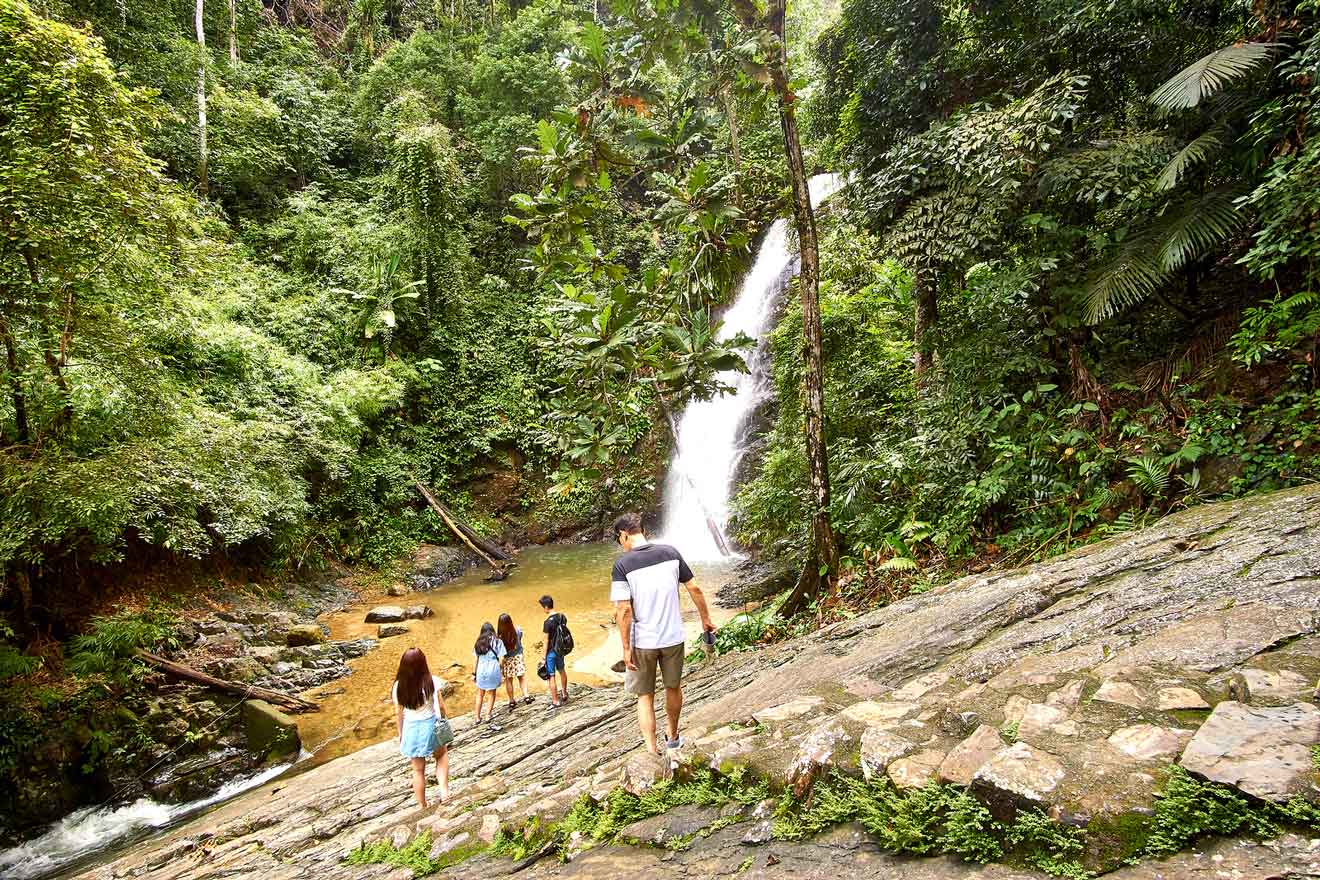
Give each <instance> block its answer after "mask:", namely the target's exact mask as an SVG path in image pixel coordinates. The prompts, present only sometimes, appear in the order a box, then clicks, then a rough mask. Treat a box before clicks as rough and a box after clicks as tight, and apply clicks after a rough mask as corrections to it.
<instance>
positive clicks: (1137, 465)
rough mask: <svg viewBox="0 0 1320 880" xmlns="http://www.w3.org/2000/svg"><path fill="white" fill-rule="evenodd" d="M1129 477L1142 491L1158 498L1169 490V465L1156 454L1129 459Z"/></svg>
mask: <svg viewBox="0 0 1320 880" xmlns="http://www.w3.org/2000/svg"><path fill="white" fill-rule="evenodd" d="M1128 478H1129V479H1130V480H1132V482H1133V483H1136V484H1137V488H1139V489H1140V490H1141V491H1142V492H1144V493H1146V494H1147V495H1152V496H1154V497H1157V498H1158V497H1162V496H1163V495H1164V493H1165V492H1167V491H1168V490H1169V466H1168V465H1167V464H1165V463H1164V462H1162V461H1161V460H1160V459H1159V458H1158V457H1157V456H1154V455H1143V456H1141V457H1140V458H1130V459H1128Z"/></svg>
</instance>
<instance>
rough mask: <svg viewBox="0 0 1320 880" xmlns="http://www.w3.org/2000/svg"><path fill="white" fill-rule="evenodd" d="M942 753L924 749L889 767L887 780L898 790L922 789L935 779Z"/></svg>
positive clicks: (942, 759) (941, 760)
mask: <svg viewBox="0 0 1320 880" xmlns="http://www.w3.org/2000/svg"><path fill="white" fill-rule="evenodd" d="M942 763H944V753H943V752H941V751H940V750H939V749H924V750H922V751H920V752H917V753H916V754H915V755H911V756H909V757H906V758H899V759H898V760H897V761H895V762H894V763H892V764H890V765H889V779H890V780H891V781H892V782H893V783H894V785H895V786H897V787H898V788H923V787H924V786H925V785H926V783H927V782H930V781H931V779H933V778H934V777H935V772H936V771H937V770H939V768H940V764H942Z"/></svg>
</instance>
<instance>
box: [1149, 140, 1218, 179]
mask: <svg viewBox="0 0 1320 880" xmlns="http://www.w3.org/2000/svg"><path fill="white" fill-rule="evenodd" d="M1225 134H1227V131H1226V130H1225V129H1224V127H1223V126H1222V125H1216V126H1215V127H1213V128H1211V129H1209V130H1208V131H1204V132H1202V133H1201V134H1200V135H1198V136H1197V137H1196V138H1194V139H1193V140H1192V141H1191V142H1190V143H1188V144H1187V145H1186V146H1185V147H1183V148H1182V149H1181V150H1179V151H1178V152H1177V153H1175V154H1174V156H1173V158H1172V159H1170V160H1169V161H1168V164H1166V165H1165V166H1164V170H1163V171H1161V172H1160V176H1159V177H1158V178H1156V179H1155V186H1156V187H1157V188H1159V189H1162V190H1169V189H1173V188H1174V187H1175V186H1177V185H1178V181H1180V180H1182V177H1183V175H1184V174H1186V173H1187V170H1188V169H1189V168H1191V167H1193V166H1194V165H1201V164H1203V163H1204V162H1206V160H1208V159H1209V158H1210V157H1211V156H1212V155H1214V154H1215V153H1217V152H1219V151H1220V150H1222V149H1223V148H1224V146H1225V144H1224V139H1223V138H1224V135H1225Z"/></svg>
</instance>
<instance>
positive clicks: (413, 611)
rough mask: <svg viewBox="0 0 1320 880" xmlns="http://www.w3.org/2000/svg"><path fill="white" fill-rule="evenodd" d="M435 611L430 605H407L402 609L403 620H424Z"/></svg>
mask: <svg viewBox="0 0 1320 880" xmlns="http://www.w3.org/2000/svg"><path fill="white" fill-rule="evenodd" d="M434 613H435V612H434V611H432V610H431V606H430V605H409V606H408V607H407V608H405V609H403V617H404V619H405V620H425V619H426V618H428V617H430V616H431V615H432V614H434Z"/></svg>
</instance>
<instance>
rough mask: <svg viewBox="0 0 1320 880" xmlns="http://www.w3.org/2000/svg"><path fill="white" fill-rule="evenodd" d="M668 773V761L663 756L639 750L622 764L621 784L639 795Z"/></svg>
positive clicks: (669, 772)
mask: <svg viewBox="0 0 1320 880" xmlns="http://www.w3.org/2000/svg"><path fill="white" fill-rule="evenodd" d="M670 774H671V771H670V768H669V762H668V761H667V760H665V758H664V757H663V756H661V755H654V754H651V753H650V752H639V753H637V754H636V755H633V756H632V757H631V758H629V759H628V763H626V764H624V765H623V779H622V785H623V788H624V790H625V791H627V792H628V793H630V794H635V795H637V796H639V797H640V796H641V795H643V794H645V793H646V792H648V791H650V790H651V789H652V788H654V787H655V785H656V783H657V782H661V781H663V780H665V779H668V778H669V776H670Z"/></svg>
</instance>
